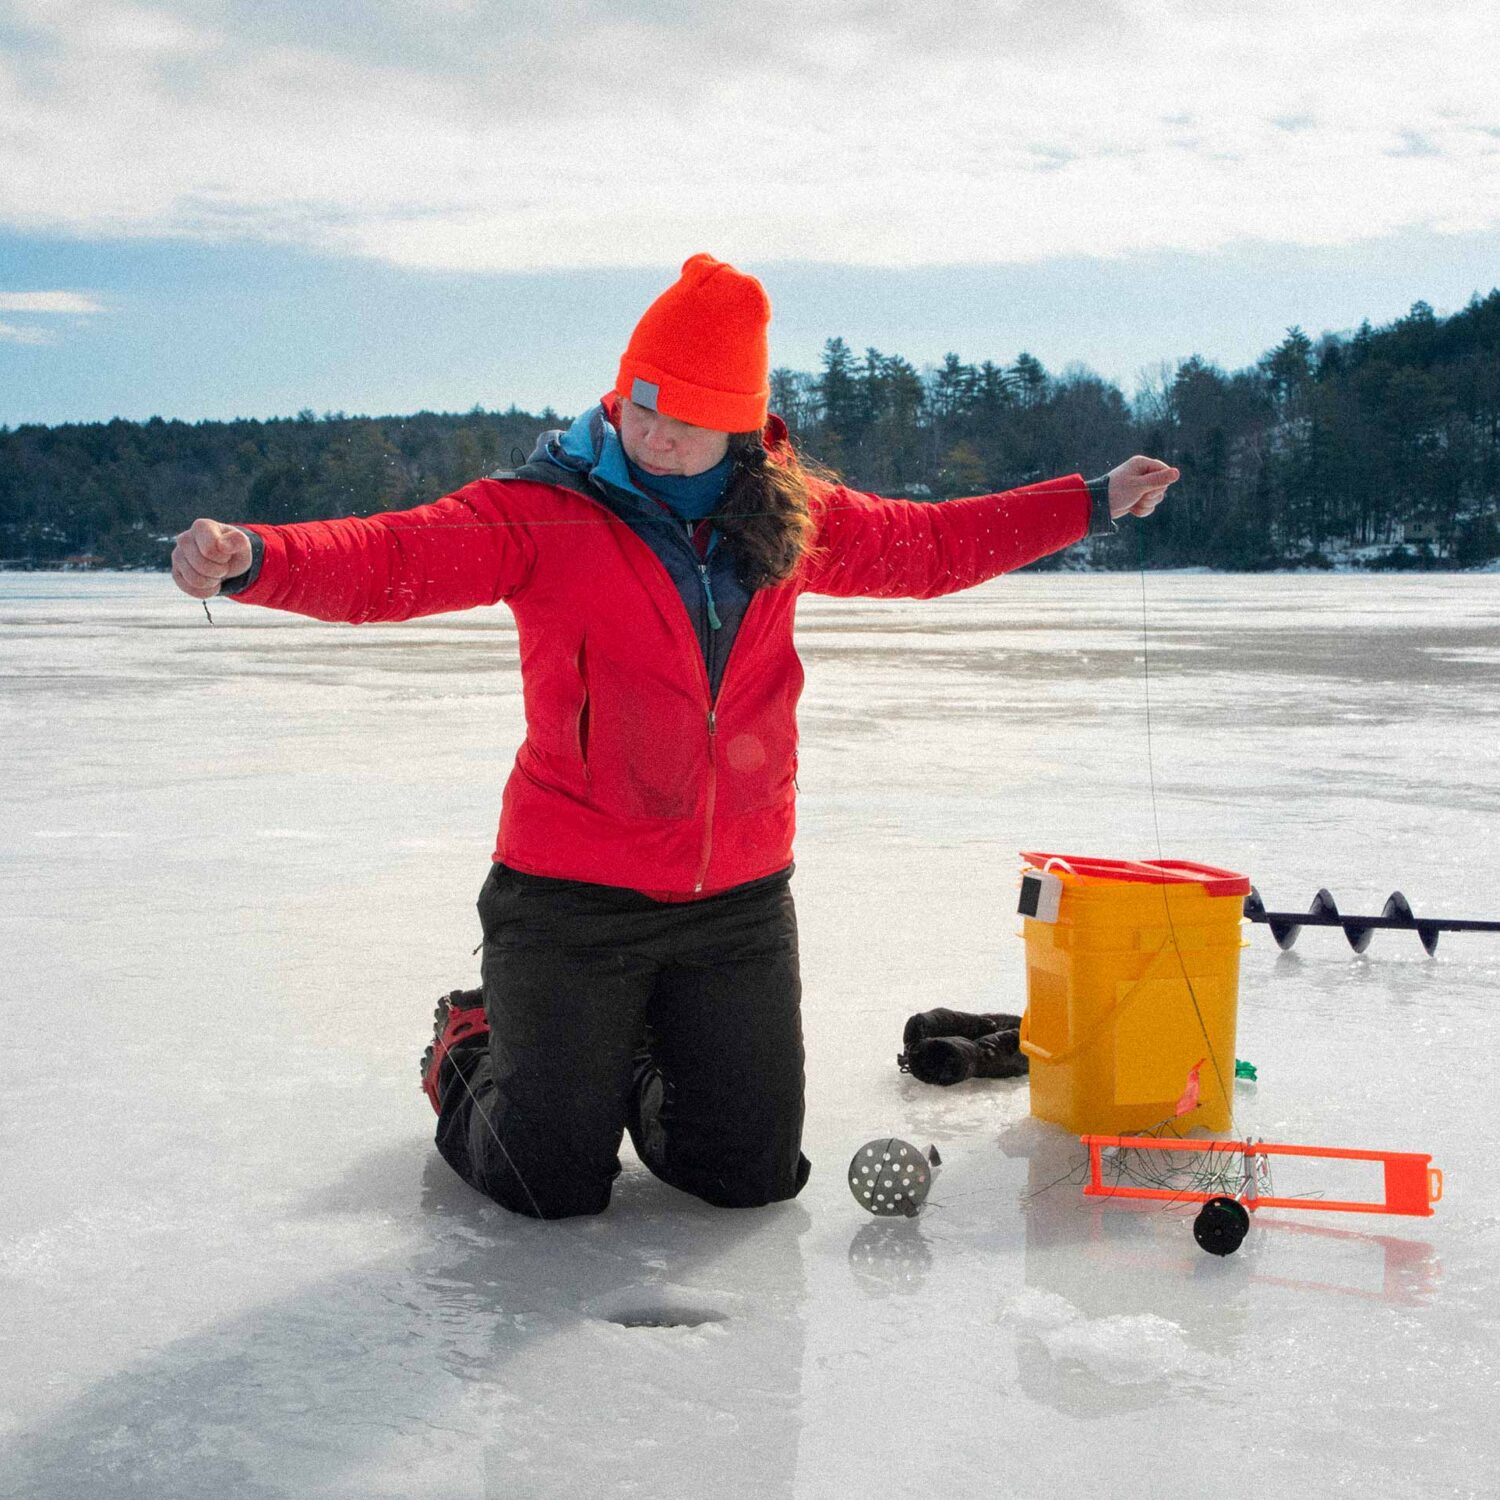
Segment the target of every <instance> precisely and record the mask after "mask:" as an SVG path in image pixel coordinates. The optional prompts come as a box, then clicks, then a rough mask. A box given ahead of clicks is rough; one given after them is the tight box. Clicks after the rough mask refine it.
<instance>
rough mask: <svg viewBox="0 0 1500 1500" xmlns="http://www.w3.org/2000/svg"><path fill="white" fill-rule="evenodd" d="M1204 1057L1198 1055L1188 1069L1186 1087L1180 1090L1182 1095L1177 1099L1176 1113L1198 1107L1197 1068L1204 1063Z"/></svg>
mask: <svg viewBox="0 0 1500 1500" xmlns="http://www.w3.org/2000/svg"><path fill="white" fill-rule="evenodd" d="M1207 1061H1208V1059H1207V1058H1206V1057H1200V1058H1199V1059H1198V1061H1197V1062H1195V1063H1194V1064H1193V1065H1192V1067H1191V1068H1189V1069H1188V1076H1187V1087H1186V1088H1185V1089H1183V1091H1182V1097H1181V1098H1180V1099H1179V1100H1178V1101H1177V1113H1178V1114H1180V1115H1185V1114H1187V1113H1188V1111H1189V1110H1194V1109H1197V1107H1198V1070H1199V1069H1200V1068H1201V1067H1202V1066H1203V1064H1204V1063H1206V1062H1207Z"/></svg>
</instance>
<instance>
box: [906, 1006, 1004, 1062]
mask: <svg viewBox="0 0 1500 1500" xmlns="http://www.w3.org/2000/svg"><path fill="white" fill-rule="evenodd" d="M1020 1024H1021V1018H1020V1016H1007V1015H1001V1014H996V1015H992V1016H975V1015H970V1014H969V1012H968V1011H963V1010H943V1009H938V1010H924V1011H923V1012H922V1013H921V1014H920V1015H916V1016H913V1017H912V1018H911V1019H910V1020H909V1021H908V1022H907V1023H906V1029H905V1030H904V1031H903V1032H902V1033H901V1045H902V1046H903V1047H905V1048H908V1049H909V1048H910V1047H911V1045H912V1043H913V1042H921V1041H925V1040H926V1039H927V1038H928V1037H930V1036H964V1037H968V1039H969V1040H970V1041H971V1042H977V1041H978V1040H979V1038H980V1037H982V1036H988V1035H989V1034H990V1033H991V1032H992V1031H1014V1030H1015V1029H1016V1028H1017V1027H1018V1026H1019V1025H1020ZM897 1061H900V1059H899V1058H898V1059H897Z"/></svg>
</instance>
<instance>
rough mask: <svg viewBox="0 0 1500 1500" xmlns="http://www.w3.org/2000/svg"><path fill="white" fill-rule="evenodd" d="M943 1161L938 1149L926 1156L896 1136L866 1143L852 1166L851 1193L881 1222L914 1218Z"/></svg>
mask: <svg viewBox="0 0 1500 1500" xmlns="http://www.w3.org/2000/svg"><path fill="white" fill-rule="evenodd" d="M940 1161H941V1158H940V1157H939V1156H938V1154H937V1148H936V1147H935V1146H929V1147H928V1148H927V1154H926V1155H925V1156H924V1155H923V1153H922V1152H921V1151H919V1150H918V1149H917V1148H916V1147H915V1146H913V1145H912V1144H911V1142H910V1141H903V1140H901V1139H899V1138H898V1137H896V1136H887V1137H884V1138H882V1139H880V1140H874V1141H866V1142H865V1144H864V1145H863V1146H861V1147H860V1148H859V1150H858V1151H856V1152H855V1153H854V1160H853V1161H851V1162H850V1163H849V1191H850V1192H851V1193H853V1194H854V1201H855V1202H856V1203H858V1204H859V1206H860V1207H861V1208H867V1209H869V1211H870V1212H871V1213H872V1214H876V1215H878V1216H880V1217H882V1218H893V1217H904V1218H908V1219H909V1218H911V1217H912V1216H913V1215H915V1214H916V1212H917V1210H918V1209H920V1208H921V1207H922V1204H923V1203H924V1202H925V1201H926V1199H927V1194H928V1193H929V1192H930V1191H931V1190H932V1176H933V1171H934V1169H935V1168H936V1167H937V1166H938V1165H939V1162H940Z"/></svg>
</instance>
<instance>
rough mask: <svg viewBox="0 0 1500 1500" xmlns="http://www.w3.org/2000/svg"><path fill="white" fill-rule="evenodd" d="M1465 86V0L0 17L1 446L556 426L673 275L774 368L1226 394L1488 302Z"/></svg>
mask: <svg viewBox="0 0 1500 1500" xmlns="http://www.w3.org/2000/svg"><path fill="white" fill-rule="evenodd" d="M1497 57H1500V6H1497V5H1495V4H1494V3H1492V0H1420V3H1418V0H1298V3H1292V0H1252V3H1232V0H1228V3H1219V4H1217V5H1213V6H1208V5H1204V4H1202V3H1201V0H1198V3H1176V0H1120V3H1117V4H1111V3H1106V0H1035V3H1019V0H1011V3H1000V4H988V5H986V4H982V3H965V4H957V3H949V0H926V3H924V4H921V5H915V4H910V3H906V4H900V5H886V4H873V3H855V0H832V3H823V4H817V3H805V0H802V3H797V4H793V3H791V0H763V3H761V4H758V5H748V4H744V3H739V4H726V5H720V6H715V5H700V4H689V3H686V0H654V3H639V0H637V3H631V0H610V3H608V4H605V3H602V0H562V3H559V0H520V3H512V4H504V5H493V4H478V3H468V0H400V3H374V4H358V5H355V4H347V3H343V0H325V3H323V4H322V5H320V6H317V7H311V6H308V5H306V4H305V0H297V3H296V4H291V3H281V0H258V3H253V4H252V3H245V4H226V3H216V0H174V3H169V4H162V5H117V4H111V3H109V0H87V3H74V0H0V380H3V381H4V383H5V384H4V390H3V394H0V421H11V422H14V421H17V420H27V419H32V420H48V421H54V420H61V419H64V418H67V417H78V418H86V417H98V416H109V415H113V414H115V412H116V411H118V412H119V413H120V414H125V415H143V414H146V413H147V412H148V411H151V410H163V411H165V413H166V414H168V415H179V416H188V417H193V416H205V415H226V414H229V412H230V411H231V410H234V411H243V412H244V413H245V414H247V415H248V414H269V413H270V412H271V411H273V410H282V409H286V410H295V409H296V408H297V407H298V406H301V405H313V406H315V407H320V408H321V407H322V406H325V405H326V406H329V407H333V408H339V409H349V410H374V409H387V410H393V409H403V406H398V405H393V404H392V403H396V402H399V403H402V404H403V405H404V406H405V407H407V408H411V407H415V406H420V405H427V406H435V407H443V406H450V407H451V406H454V405H464V406H466V405H472V404H473V403H474V402H475V401H479V402H482V403H483V404H486V405H494V404H500V405H504V404H507V403H508V402H509V401H510V400H512V399H513V400H516V401H517V402H519V403H520V404H522V405H532V406H536V405H540V404H542V402H543V401H544V400H546V399H548V398H547V396H545V395H542V394H541V387H542V385H543V384H545V383H547V382H553V383H554V384H552V385H551V386H550V387H549V389H551V390H554V391H555V394H553V395H552V396H551V397H550V399H552V400H553V402H554V404H556V405H558V406H559V407H560V408H563V409H567V408H570V407H573V406H575V405H577V404H578V403H579V402H581V401H582V400H584V399H586V398H587V397H586V395H585V393H589V394H596V393H597V391H598V390H599V389H602V388H603V387H604V386H605V385H607V384H608V383H609V381H610V379H611V378H612V375H613V362H614V360H615V358H617V356H618V351H619V348H620V346H621V343H622V341H623V338H624V337H625V336H626V335H627V334H628V332H629V328H630V324H631V322H632V321H633V319H634V316H635V315H636V314H637V313H638V312H639V311H640V308H641V306H642V305H643V300H642V299H644V298H648V297H649V296H650V295H651V294H652V293H653V292H654V291H655V290H657V289H659V287H660V285H662V284H664V282H665V281H666V280H667V279H670V277H671V275H672V274H674V273H675V270H676V268H677V266H678V265H679V264H680V263H681V261H682V260H683V259H685V258H686V256H687V255H689V254H691V253H693V252H694V251H696V250H709V251H711V252H712V253H713V254H715V255H718V256H721V257H723V258H726V259H730V260H733V261H735V262H736V263H739V264H743V265H745V266H747V267H748V268H750V269H754V270H755V271H757V272H758V273H759V274H761V275H762V277H763V278H764V279H765V280H766V282H767V285H768V288H769V290H770V292H771V295H772V300H773V302H774V303H775V304H776V306H777V312H778V316H777V323H776V325H775V328H774V329H773V341H774V342H773V357H774V358H775V359H776V360H777V362H778V363H784V364H792V365H796V366H801V367H811V365H812V364H813V363H814V362H815V360H816V352H817V349H818V347H820V346H821V342H822V340H823V338H825V337H827V336H829V335H831V334H835V333H842V334H844V335H845V336H846V337H849V338H850V341H851V343H854V344H856V346H857V347H862V346H863V345H864V344H865V343H874V344H876V345H878V346H880V347H884V348H887V349H892V350H897V351H899V352H902V353H906V354H907V355H908V356H909V357H913V358H917V359H919V360H920V359H924V358H931V359H935V358H938V357H940V356H941V354H942V352H944V350H945V349H946V348H957V349H958V350H959V352H961V353H963V354H965V356H966V357H968V358H974V359H981V358H986V357H993V358H1001V359H1003V358H1009V357H1013V356H1014V354H1015V353H1016V352H1017V351H1018V349H1020V348H1021V347H1029V348H1032V349H1033V350H1034V352H1036V353H1037V354H1038V355H1040V356H1041V357H1042V358H1043V359H1044V361H1045V362H1047V363H1049V364H1050V365H1052V366H1054V367H1060V366H1062V365H1065V364H1067V363H1069V362H1071V361H1074V360H1081V361H1083V362H1085V363H1089V364H1092V365H1093V366H1094V367H1095V368H1099V369H1100V370H1101V373H1105V374H1107V375H1110V376H1111V377H1112V378H1116V379H1122V380H1128V378H1129V377H1130V376H1131V375H1133V374H1134V372H1135V371H1136V370H1138V369H1139V368H1140V367H1142V366H1144V365H1149V364H1151V363H1152V362H1155V361H1159V360H1162V359H1174V358H1180V357H1182V356H1184V355H1186V354H1188V353H1192V352H1200V353H1203V354H1204V355H1206V356H1207V357H1210V358H1215V359H1218V360H1219V361H1220V362H1222V363H1226V364H1229V365H1233V364H1235V363H1237V362H1241V361H1244V360H1248V359H1250V358H1253V357H1254V354H1255V353H1257V352H1258V351H1259V350H1260V349H1261V348H1263V347H1265V346H1267V345H1268V344H1270V343H1272V342H1274V341H1275V339H1276V338H1277V337H1279V335H1280V333H1281V331H1282V328H1283V327H1284V326H1285V323H1286V322H1300V323H1303V324H1304V325H1306V326H1308V327H1309V331H1311V332H1314V333H1316V332H1318V331H1321V329H1322V328H1324V327H1339V326H1346V325H1347V324H1348V323H1352V322H1357V321H1358V318H1359V317H1361V316H1365V315H1368V316H1370V317H1372V318H1373V319H1375V320H1376V321H1381V320H1382V319H1388V318H1389V317H1391V316H1395V315H1397V314H1399V313H1400V312H1402V311H1404V310H1405V308H1406V306H1407V305H1409V303H1410V301H1412V300H1415V298H1417V297H1425V298H1427V300H1429V301H1432V302H1434V303H1435V304H1437V305H1439V306H1440V307H1442V305H1443V304H1447V305H1448V306H1450V307H1451V306H1457V305H1461V303H1462V302H1463V300H1465V299H1466V297H1467V295H1468V294H1469V293H1470V292H1472V291H1476V290H1477V291H1481V292H1483V291H1487V290H1488V289H1489V287H1490V286H1492V285H1494V284H1495V283H1496V282H1497V281H1500V269H1494V270H1491V269H1490V268H1491V267H1500V256H1497V254H1496V252H1497V251H1500V87H1497V85H1496V82H1495V73H1494V59H1495V58H1497ZM1362 294H1363V295H1364V296H1365V301H1364V302H1363V303H1362V302H1361V296H1362ZM1194 301H1196V302H1197V304H1198V305H1196V306H1195V305H1189V304H1190V303H1193V302H1194ZM1267 319H1272V320H1274V321H1270V322H1266V321H1265V320H1267ZM310 323H311V324H314V325H316V329H317V334H316V341H314V335H313V332H312V331H311V330H310V328H309V324H310ZM855 324H857V325H858V326H857V327H855V326H851V325H855ZM1153 336H1155V337H1156V338H1157V340H1158V341H1157V342H1155V343H1153ZM226 339H227V340H228V346H229V347H228V354H227V356H226V357H229V356H232V357H230V361H229V365H228V367H223V368H219V369H218V373H217V377H216V378H209V377H210V374H211V372H210V371H208V370H205V371H204V372H203V378H202V379H199V380H198V381H197V383H194V381H193V377H192V373H191V371H189V373H188V374H187V375H186V376H185V375H184V372H183V368H182V365H183V362H184V361H186V363H187V364H188V365H189V366H192V367H196V366H197V365H198V364H199V363H200V356H201V355H203V353H204V351H203V350H200V349H199V348H198V347H197V346H198V345H200V344H201V345H204V346H220V347H224V346H225V341H226ZM164 341H165V343H164ZM919 345H920V347H918V346H919ZM172 350H176V351H177V353H178V359H177V361H176V362H175V367H174V361H173V359H172V358H171V351H172ZM132 351H133V352H132ZM202 362H203V363H210V361H208V360H207V359H206V358H205V359H203V360H202ZM580 365H581V366H582V368H580ZM428 370H430V371H432V372H433V373H432V374H431V375H430V376H429V375H425V374H423V373H421V372H424V371H428ZM401 371H406V372H408V374H407V377H406V378H405V379H402V378H401V377H400V375H399V372H401ZM438 371H442V372H445V373H444V376H443V377H440V376H439V375H438V374H437V372H438ZM414 377H415V378H414ZM298 381H301V382H302V388H303V389H305V390H306V397H305V399H302V398H299V397H298V396H296V395H295V393H294V391H293V389H292V386H294V385H296V384H297V382H298ZM465 390H467V391H469V393H470V394H469V399H467V400H465V399H463V393H464V391H465ZM424 392H428V394H426V395H425V396H424ZM195 393H196V395H195ZM195 400H196V401H197V404H196V405H195ZM288 402H290V403H291V404H290V405H289V406H288V405H286V403H288ZM226 403H227V404H226ZM236 403H238V404H236Z"/></svg>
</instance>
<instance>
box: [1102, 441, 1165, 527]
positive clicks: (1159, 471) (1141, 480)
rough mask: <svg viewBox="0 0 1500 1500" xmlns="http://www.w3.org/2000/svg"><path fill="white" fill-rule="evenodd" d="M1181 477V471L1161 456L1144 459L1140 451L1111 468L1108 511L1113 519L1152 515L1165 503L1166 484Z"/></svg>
mask: <svg viewBox="0 0 1500 1500" xmlns="http://www.w3.org/2000/svg"><path fill="white" fill-rule="evenodd" d="M1181 478H1182V474H1181V473H1180V471H1179V470H1177V469H1174V468H1173V467H1172V465H1171V464H1164V463H1163V462H1162V461H1161V460H1160V459H1159V458H1144V457H1142V456H1141V455H1140V454H1139V453H1137V454H1136V456H1135V457H1134V458H1127V459H1126V460H1125V462H1124V463H1122V464H1120V465H1119V466H1118V467H1117V468H1113V469H1111V470H1110V471H1109V514H1110V517H1111V519H1112V520H1116V521H1117V520H1119V518H1120V517H1121V516H1127V515H1129V516H1149V515H1150V514H1151V512H1152V511H1153V510H1155V509H1156V507H1157V506H1158V505H1160V504H1161V502H1162V497H1163V496H1164V495H1165V494H1166V493H1167V486H1168V485H1169V484H1174V483H1176V481H1177V480H1179V479H1181Z"/></svg>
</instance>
